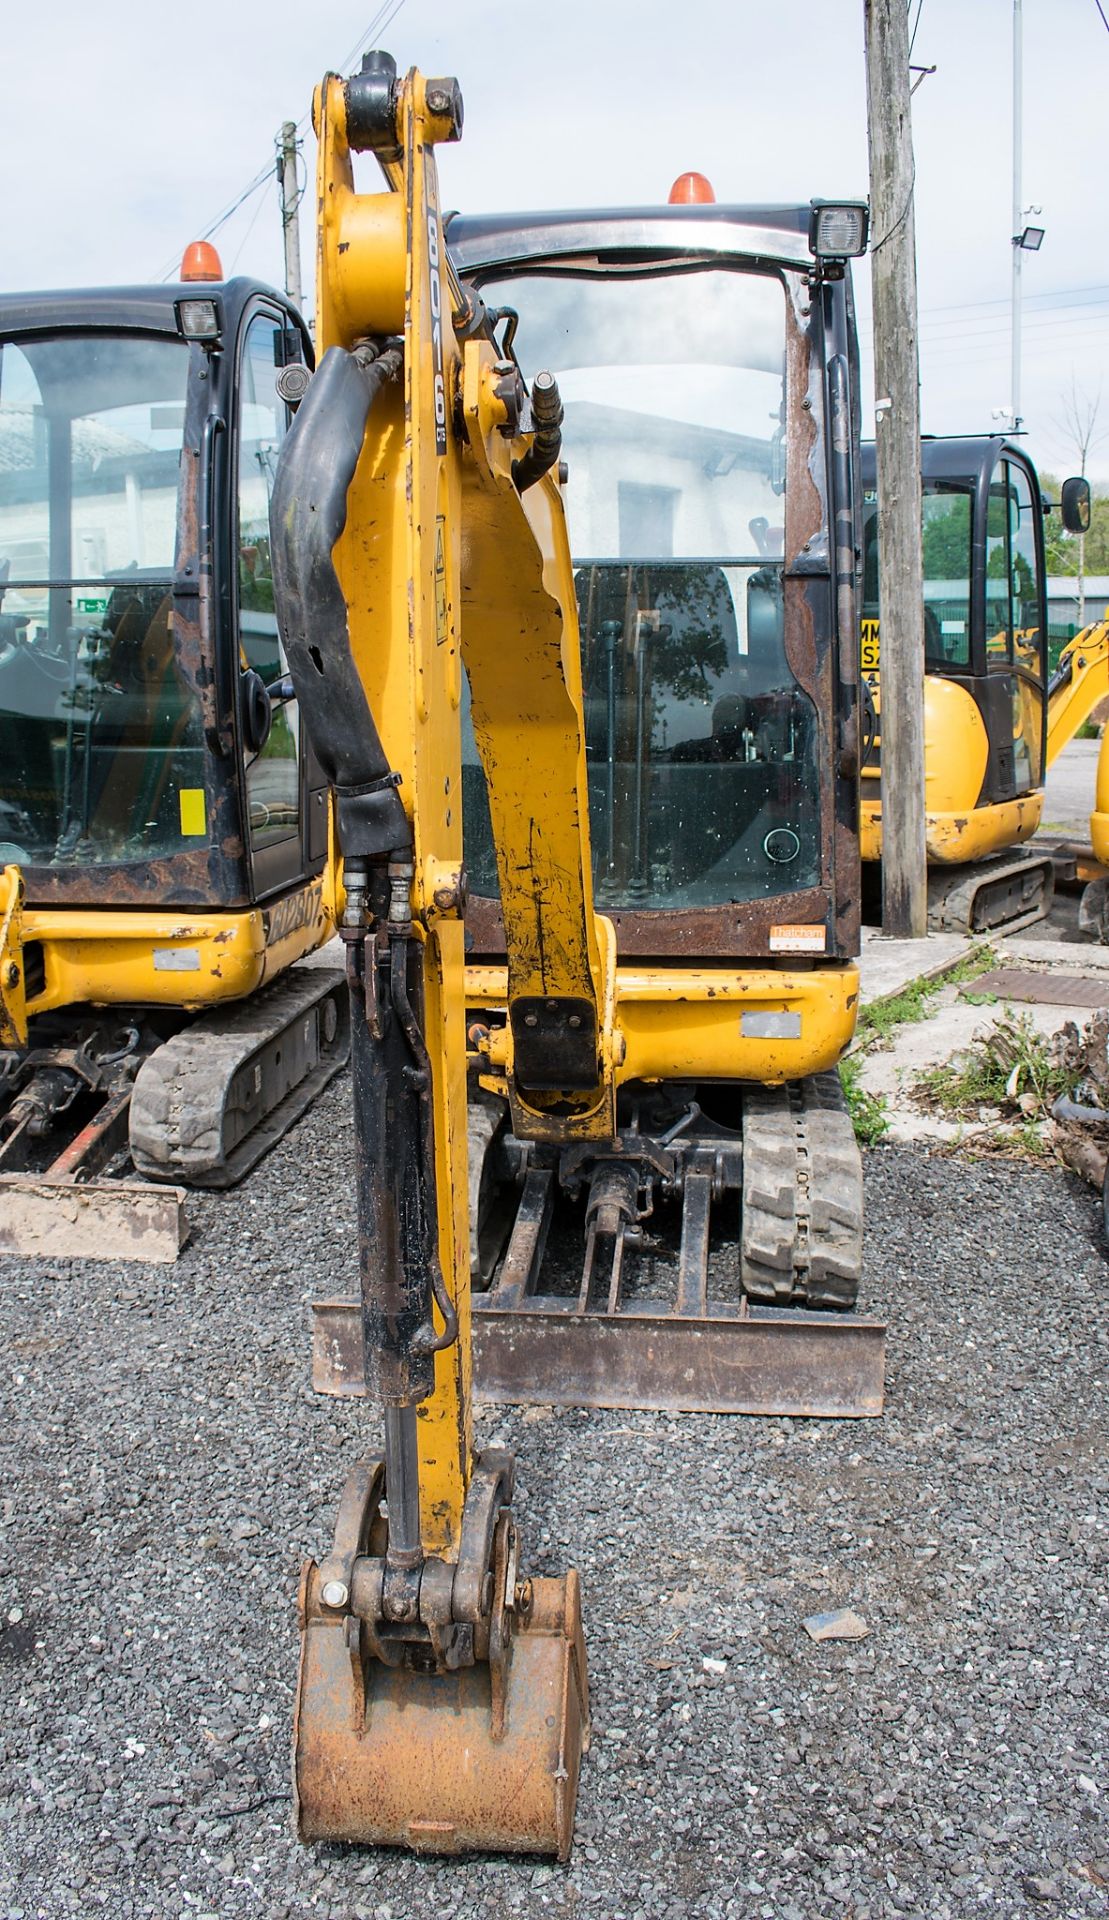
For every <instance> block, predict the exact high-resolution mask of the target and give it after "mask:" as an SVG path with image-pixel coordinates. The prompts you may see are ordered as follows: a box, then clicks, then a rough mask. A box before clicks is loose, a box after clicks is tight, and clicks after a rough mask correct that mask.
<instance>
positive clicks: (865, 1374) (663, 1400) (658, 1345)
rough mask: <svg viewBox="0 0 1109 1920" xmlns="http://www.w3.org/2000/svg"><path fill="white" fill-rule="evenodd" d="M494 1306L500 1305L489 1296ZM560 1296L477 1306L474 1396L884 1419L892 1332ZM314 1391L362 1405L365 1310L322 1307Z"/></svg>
mask: <svg viewBox="0 0 1109 1920" xmlns="http://www.w3.org/2000/svg"><path fill="white" fill-rule="evenodd" d="M485 1298H486V1299H488V1298H489V1296H485ZM571 1304H572V1303H568V1302H567V1301H566V1300H564V1299H561V1298H559V1297H558V1296H557V1295H553V1294H551V1295H543V1294H538V1295H532V1296H531V1297H530V1298H529V1300H528V1303H527V1309H526V1311H523V1312H521V1311H519V1310H518V1309H511V1308H510V1309H501V1310H498V1309H496V1308H491V1309H486V1308H484V1307H483V1297H482V1296H481V1295H480V1294H477V1295H475V1296H474V1319H473V1339H474V1391H475V1393H476V1395H477V1397H478V1398H479V1399H482V1400H491V1401H494V1402H498V1403H503V1404H507V1405H514V1406H522V1405H540V1406H563V1407H624V1408H643V1409H647V1410H655V1411H659V1412H674V1413H679V1412H681V1413H749V1414H766V1415H775V1414H776V1415H783V1416H784V1415H790V1416H794V1417H797V1418H802V1417H808V1418H814V1419H827V1420H867V1419H876V1418H877V1417H878V1416H879V1415H880V1414H881V1412H882V1407H883V1398H884V1391H885V1358H886V1329H885V1324H884V1322H883V1321H881V1320H863V1319H858V1318H857V1317H856V1316H855V1315H854V1314H850V1315H847V1314H837V1313H809V1312H804V1311H794V1310H790V1309H783V1310H779V1309H776V1308H773V1307H766V1308H763V1307H753V1308H749V1309H748V1310H747V1311H744V1309H743V1308H742V1307H736V1308H732V1309H731V1310H727V1309H724V1308H722V1307H720V1306H717V1307H715V1309H714V1311H713V1314H712V1316H711V1317H709V1318H704V1319H700V1318H697V1319H694V1318H683V1317H681V1316H679V1315H676V1314H673V1313H668V1312H665V1311H663V1312H661V1313H648V1312H633V1311H629V1310H627V1309H625V1310H624V1311H622V1312H621V1313H618V1314H606V1313H576V1312H574V1311H572V1310H569V1308H570V1307H571ZM312 1324H313V1349H312V1385H313V1387H314V1388H315V1390H316V1392H317V1393H326V1394H333V1395H346V1394H363V1393H364V1392H365V1390H366V1389H365V1377H364V1373H363V1362H362V1326H361V1317H360V1309H359V1306H358V1303H357V1302H356V1301H354V1300H319V1301H316V1302H315V1304H314V1306H313V1312H312Z"/></svg>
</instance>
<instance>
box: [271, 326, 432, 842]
mask: <svg viewBox="0 0 1109 1920" xmlns="http://www.w3.org/2000/svg"><path fill="white" fill-rule="evenodd" d="M401 365H402V355H401V352H400V349H399V348H397V347H389V348H387V349H386V350H385V351H384V352H383V353H380V354H378V355H376V357H371V350H370V349H361V348H360V349H357V350H356V351H355V352H354V353H347V352H345V350H344V349H343V348H342V347H330V348H329V349H328V351H327V353H325V355H324V357H323V360H322V361H321V363H320V366H319V369H318V370H317V372H316V373H315V375H314V376H313V379H312V383H311V385H310V386H309V388H308V391H307V393H306V394H305V396H304V399H303V400H302V401H301V404H300V407H299V409H298V411H297V415H296V418H295V420H294V421H293V424H292V426H291V427H290V429H289V432H288V434H287V435H286V437H285V441H284V444H283V446H282V449H281V454H280V457H279V459H278V463H277V474H276V477H275V480H274V488H273V498H272V500H271V502H270V546H271V552H272V557H273V585H274V602H275V607H276V611H277V623H278V631H279V632H280V635H281V639H282V641H283V643H284V647H285V653H286V657H287V659H288V662H289V670H290V673H291V675H292V680H293V685H294V687H295V688H296V694H297V699H298V700H299V702H300V710H301V713H302V715H303V717H304V725H305V727H306V729H307V732H308V737H309V739H310V740H311V742H312V746H313V748H314V750H315V754H316V758H317V759H318V760H319V762H320V765H321V767H322V768H323V770H324V773H325V774H326V775H327V778H328V780H329V781H330V783H331V785H332V786H333V787H334V788H335V792H336V799H337V805H338V816H339V838H340V842H341V844H342V848H343V854H344V857H345V858H346V859H348V860H349V859H361V860H364V859H369V858H371V857H373V856H374V855H380V854H388V853H394V852H400V851H406V850H407V849H409V848H410V847H411V845H412V830H411V827H410V825H409V823H408V820H407V819H406V817H405V812H404V808H403V807H402V805H401V802H400V797H399V795H398V794H397V791H396V789H397V786H398V784H399V776H398V775H397V774H395V773H394V772H393V771H392V769H391V767H390V765H389V762H388V760H387V758H386V756H385V752H384V749H383V747H382V744H381V736H380V734H379V732H378V729H377V723H376V721H375V720H374V717H373V714H372V713H371V711H370V708H369V704H368V702H367V700H366V694H365V690H364V688H363V685H362V679H361V676H360V674H359V672H358V668H357V665H356V663H355V659H354V655H353V652H352V650H351V644H350V627H349V624H348V621H347V606H346V600H345V598H344V595H343V589H342V587H341V585H340V583H339V576H338V574H337V573H336V571H335V564H334V561H333V560H332V557H331V556H332V550H333V548H334V546H335V543H336V541H337V540H338V539H339V536H340V535H341V533H342V532H343V529H344V528H345V526H346V520H347V493H348V490H349V488H350V484H351V481H352V480H353V478H354V473H355V469H356V468H357V466H358V460H359V456H360V454H361V451H362V441H363V438H364V436H365V431H366V421H367V418H368V417H369V412H370V408H371V407H372V405H373V403H374V401H375V400H376V399H377V397H378V396H379V394H380V393H381V392H382V389H383V388H384V387H385V385H386V384H387V382H388V381H390V380H393V379H395V378H396V376H397V374H398V373H399V372H400V370H401Z"/></svg>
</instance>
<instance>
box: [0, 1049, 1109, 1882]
mask: <svg viewBox="0 0 1109 1920" xmlns="http://www.w3.org/2000/svg"><path fill="white" fill-rule="evenodd" d="M348 1099H349V1088H348V1086H347V1083H346V1081H345V1079H344V1080H340V1081H339V1082H338V1083H337V1084H336V1086H335V1087H333V1088H332V1089H331V1090H330V1091H329V1093H328V1094H327V1095H325V1097H324V1098H323V1100H322V1101H321V1102H320V1104H319V1105H318V1107H317V1108H316V1110H315V1111H314V1113H313V1114H311V1115H310V1116H309V1117H308V1118H307V1119H306V1120H305V1121H304V1122H302V1123H301V1124H300V1126H299V1127H298V1128H297V1129H296V1130H295V1132H294V1133H293V1134H292V1135H291V1136H290V1137H289V1139H288V1140H287V1141H286V1142H284V1143H283V1145H282V1146H281V1147H280V1148H279V1149H277V1150H276V1151H275V1152H274V1153H273V1154H272V1155H271V1156H270V1157H269V1159H268V1160H267V1161H266V1162H265V1163H263V1165H262V1167H261V1168H259V1169H258V1170H257V1171H256V1173H255V1174H254V1176H253V1177H252V1178H251V1180H250V1181H249V1182H248V1184H247V1185H246V1186H245V1187H243V1188H241V1189H240V1190H238V1191H237V1192H234V1193H231V1194H228V1195H225V1196H219V1197H211V1198H201V1199H194V1200H193V1201H191V1203H190V1205H191V1209H192V1213H193V1217H194V1220H195V1231H194V1237H193V1240H192V1242H191V1244H190V1246H189V1247H188V1248H187V1249H186V1251H185V1253H184V1254H183V1256H182V1258H181V1260H180V1261H179V1263H178V1264H177V1266H176V1267H175V1268H162V1269H155V1268H143V1267H136V1266H127V1267H119V1268H113V1267H112V1266H111V1265H105V1264H98V1263H95V1262H91V1261H89V1262H82V1261H67V1262H56V1263H53V1264H51V1265H49V1266H44V1265H22V1264H20V1263H18V1262H16V1261H13V1260H10V1259H8V1260H5V1261H4V1262H3V1263H2V1267H0V1316H2V1321H3V1335H4V1340H5V1347H4V1351H5V1355H6V1361H5V1367H4V1393H3V1418H2V1422H0V1454H2V1466H3V1481H2V1499H3V1506H2V1509H0V1512H2V1518H3V1546H2V1555H0V1715H2V1726H3V1730H4V1732H3V1741H2V1759H0V1768H2V1789H0V1795H2V1797H0V1913H2V1914H4V1915H6V1916H7V1917H8V1920H32V1916H35V1917H36V1920H55V1916H63V1915H70V1914H81V1915H83V1914H86V1913H90V1912H92V1913H97V1912H103V1913H106V1914H108V1915H111V1916H113V1917H115V1916H118V1920H131V1916H140V1915H142V1916H156V1920H167V1917H169V1916H174V1917H175V1916H182V1920H184V1917H185V1916H188V1920H203V1916H205V1915H218V1916H220V1917H221V1920H223V1916H228V1917H229V1920H230V1916H238V1915H243V1914H251V1915H259V1916H265V1917H266V1920H268V1917H269V1916H274V1917H275V1920H276V1916H285V1915H288V1916H292V1915H297V1916H301V1915H311V1916H316V1915H319V1916H326V1917H327V1920H367V1916H374V1917H375V1920H407V1917H408V1916H413V1920H415V1917H416V1916H423V1915H425V1914H426V1915H432V1914H454V1913H458V1914H464V1915H467V1916H475V1917H476V1920H484V1917H485V1916H488V1917H489V1920H492V1917H493V1916H501V1915H510V1914H514V1913H516V1912H518V1911H519V1912H523V1911H527V1913H528V1914H529V1915H535V1914H540V1915H546V1914H550V1915H552V1916H555V1915H574V1916H577V1915H581V1914H585V1913H596V1914H598V1915H603V1916H605V1920H638V1917H639V1916H656V1915H657V1916H664V1917H665V1920H677V1917H678V1916H684V1915H686V1914H705V1915H718V1914H719V1915H729V1916H733V1915H736V1916H739V1915H741V1916H756V1915H757V1916H761V1917H762V1920H810V1916H811V1917H812V1920H827V1917H829V1916H850V1920H874V1917H875V1916H879V1915H886V1914H907V1915H915V1914H919V1915H930V1916H931V1915H935V1916H941V1917H942V1916H952V1917H955V1916H963V1915H979V1914H986V1915H991V1916H992V1915H1009V1914H1014V1915H1015V1914H1026V1913H1040V1914H1054V1915H1067V1916H1069V1915H1084V1916H1085V1915H1093V1914H1100V1913H1103V1912H1104V1911H1105V1910H1106V1903H1107V1897H1109V1896H1107V1891H1106V1888H1107V1883H1109V1832H1107V1828H1106V1817H1105V1810H1106V1805H1107V1801H1109V1758H1107V1754H1106V1744H1105V1742H1106V1724H1105V1692H1106V1688H1105V1679H1106V1657H1105V1656H1106V1634H1105V1628H1106V1615H1107V1599H1106V1558H1105V1525H1106V1511H1107V1505H1106V1498H1105V1496H1106V1492H1107V1489H1109V1477H1107V1474H1109V1470H1107V1467H1106V1452H1105V1437H1106V1435H1105V1429H1106V1414H1105V1407H1106V1399H1107V1394H1106V1388H1107V1387H1109V1353H1107V1342H1109V1332H1107V1326H1109V1322H1107V1318H1106V1314H1105V1301H1106V1287H1107V1274H1109V1269H1107V1266H1106V1261H1105V1256H1104V1253H1103V1250H1102V1244H1101V1238H1100V1226H1099V1219H1098V1212H1099V1210H1098V1206H1097V1203H1096V1199H1095V1196H1093V1194H1092V1193H1090V1192H1089V1191H1088V1190H1087V1189H1086V1188H1084V1187H1083V1186H1082V1185H1081V1184H1080V1183H1079V1182H1078V1181H1076V1180H1075V1179H1073V1178H1072V1177H1071V1176H1069V1175H1066V1174H1063V1173H1054V1172H1047V1173H1045V1172H1040V1171H1033V1170H1028V1169H1025V1168H1022V1167H1020V1166H1018V1165H1014V1164H999V1163H996V1162H993V1163H978V1164H975V1163H973V1162H968V1161H966V1160H959V1159H953V1158H944V1159H938V1158H929V1157H927V1156H926V1155H923V1154H920V1153H910V1152H907V1151H904V1150H900V1149H884V1150H883V1149H879V1150H877V1151H876V1152H874V1153H872V1154H871V1155H870V1156H869V1160H868V1169H867V1181H868V1228H867V1253H866V1279H865V1283H864V1285H865V1297H864V1303H863V1304H864V1306H865V1308H866V1309H867V1310H872V1311H876V1312H879V1313H882V1314H885V1315H886V1316H887V1317H888V1319H889V1321H890V1329H891V1330H890V1350H889V1392H888V1402H887V1411H886V1414H885V1416H884V1418H883V1419H882V1420H881V1421H867V1422H858V1423H853V1422H846V1421H843V1422H832V1423H821V1422H809V1421H788V1420H751V1419H747V1420H744V1419H730V1418H725V1417H709V1416H684V1415H683V1416H665V1415H655V1414H643V1413H637V1414H627V1413H623V1414H621V1413H583V1412H580V1411H565V1412H561V1411H554V1412H552V1411H550V1410H547V1409H531V1410H515V1409H513V1410H509V1411H508V1412H507V1413H506V1412H505V1410H488V1411H487V1412H485V1413H483V1414H482V1415H481V1417H480V1420H479V1429H480V1434H481V1437H482V1438H483V1439H485V1440H492V1439H496V1440H499V1441H507V1442H508V1443H509V1444H510V1445H512V1446H513V1447H514V1448H515V1450H516V1452H517V1457H518V1461H519V1469H520V1472H519V1480H520V1485H519V1496H518V1512H519V1517H520V1519H521V1523H522V1527H523V1534H524V1543H525V1556H526V1560H527V1564H528V1566H529V1568H530V1570H531V1571H534V1572H547V1571H549V1572H557V1571H561V1570H563V1569H564V1568H565V1567H566V1566H567V1565H569V1564H576V1565H577V1566H578V1567H579V1569H580V1571H581V1575H582V1581H583V1590H584V1602H585V1613H586V1632H587V1639H588V1645H589V1654H590V1661H591V1679H592V1693H593V1711H594V1742H593V1748H592V1751H591V1753H590V1754H589V1756H588V1758H587V1760H586V1763H585V1766H584V1770H583V1775H582V1786H581V1798H580V1803H579V1815H578V1826H577V1841H576V1846H575V1851H574V1855H573V1858H572V1860H571V1862H570V1864H569V1865H568V1866H566V1867H557V1866H553V1865H551V1864H550V1863H547V1862H537V1861H519V1860H516V1861H513V1860H502V1859H494V1858H478V1859H471V1860H464V1861H449V1862H446V1861H429V1860H426V1859H415V1858H413V1857H411V1856H409V1855H406V1854H403V1853H380V1854H373V1853H364V1852H360V1851H358V1850H355V1849H344V1848H310V1849H305V1848H301V1847H300V1846H298V1845H297V1844H296V1843H295V1842H294V1840H293V1839H292V1837H291V1833H290V1809H289V1761H288V1753H289V1723H290V1714H291V1704H292V1689H293V1680H294V1672H295V1654H296V1648H295V1627H294V1598H295V1591H296V1583H297V1574H298V1568H299V1564H300V1561H301V1558H302V1556H303V1555H304V1554H305V1553H306V1552H309V1551H312V1552H315V1553H317V1554H318V1553H320V1552H321V1551H322V1550H324V1548H325V1547H326V1545H327V1542H328V1537H329V1532H330V1528H331V1524H332V1521H333V1517H334V1510H335V1504H336V1500H337V1496H338V1492H339V1489H340V1486H341V1484H342V1480H343V1477H344V1474H345V1471H346V1469H347V1467H348V1466H349V1464H350V1462H351V1461H352V1459H353V1458H354V1457H355V1456H356V1454H357V1453H358V1452H359V1451H361V1450H364V1449H365V1448H366V1446H367V1443H368V1442H369V1444H371V1445H372V1443H373V1435H372V1423H370V1422H369V1420H368V1418H367V1415H366V1413H365V1412H364V1410H363V1409H362V1408H361V1407H359V1406H358V1405H357V1404H355V1403H352V1402H334V1401H330V1402H325V1401H320V1400H317V1399H314V1398H313V1396H312V1395H311V1393H310V1392H309V1391H308V1388H307V1358H308V1340H307V1324H306V1309H305V1302H306V1300H307V1299H308V1298H309V1297H311V1296H312V1295H313V1294H314V1293H315V1292H317V1291H325V1292H331V1291H333V1290H341V1289H342V1288H343V1286H344V1285H345V1284H347V1283H348V1282H350V1281H352V1280H353V1222H352V1212H353V1209H352V1203H351V1194H350V1184H349V1174H348V1166H349V1158H348V1156H349V1148H350V1126H349V1120H348V1118H347V1110H348ZM841 1606H850V1607H853V1608H854V1609H855V1610H856V1611H857V1612H859V1613H860V1614H862V1615H863V1617H864V1618H865V1620H866V1622H867V1624H868V1627H869V1633H868V1636H867V1637H866V1638H865V1639H863V1640H861V1641H858V1642H855V1643H836V1642H826V1643H822V1644H813V1643H811V1642H810V1641H809V1639H808V1638H807V1636H806V1634H805V1633H804V1631H803V1628H802V1621H803V1619H804V1618H805V1617H806V1616H808V1615H810V1614H813V1613H815V1612H820V1611H825V1610H827V1609H830V1608H836V1607H841Z"/></svg>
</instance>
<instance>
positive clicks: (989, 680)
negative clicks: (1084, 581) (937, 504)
mask: <svg viewBox="0 0 1109 1920" xmlns="http://www.w3.org/2000/svg"><path fill="white" fill-rule="evenodd" d="M985 599H986V619H985V643H986V686H985V689H984V692H985V696H986V701H987V728H988V732H989V737H990V761H989V768H988V771H987V776H986V781H987V788H988V792H987V794H986V796H985V797H986V798H988V799H989V800H991V801H996V802H1002V801H1006V800H1016V799H1019V798H1020V797H1021V796H1022V795H1024V794H1027V793H1033V792H1035V791H1036V790H1037V789H1038V788H1039V787H1041V786H1042V785H1043V777H1044V728H1045V723H1046V668H1047V628H1046V621H1045V617H1044V576H1043V530H1042V514H1041V511H1040V505H1039V498H1038V489H1037V488H1036V487H1035V486H1034V484H1033V482H1032V480H1031V477H1030V475H1029V473H1028V470H1027V468H1026V467H1025V465H1024V463H1023V462H1022V461H1021V460H1019V459H1018V458H1015V457H1014V456H1012V455H1011V454H1010V455H1007V457H1006V458H1004V459H1003V460H1001V461H999V463H998V466H997V468H996V471H995V473H994V476H993V478H992V480H991V483H990V490H989V499H988V503H987V513H986V569H985Z"/></svg>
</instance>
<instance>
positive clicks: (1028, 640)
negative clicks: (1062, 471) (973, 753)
mask: <svg viewBox="0 0 1109 1920" xmlns="http://www.w3.org/2000/svg"><path fill="white" fill-rule="evenodd" d="M920 451H921V481H922V489H923V499H922V516H923V561H924V670H925V673H926V674H929V675H936V676H938V677H939V678H941V679H944V680H951V681H954V682H955V683H957V684H958V685H960V686H963V687H965V689H966V690H967V692H968V693H969V694H970V695H971V697H972V698H973V700H974V702H975V704H976V706H977V707H978V710H979V712H980V713H981V716H982V722H983V726H984V728H985V733H986V738H987V741H988V747H989V757H988V760H987V762H986V768H985V774H984V777H983V780H982V786H981V791H980V792H979V794H978V796H977V799H976V800H974V799H972V798H971V797H970V796H968V798H967V801H966V803H965V804H966V805H975V806H978V807H985V806H991V805H994V804H995V803H1000V802H1005V801H1011V800H1016V799H1020V798H1021V797H1023V796H1024V795H1025V794H1029V793H1033V792H1035V791H1036V790H1037V789H1038V788H1040V787H1042V785H1043V779H1044V751H1045V744H1046V732H1047V697H1046V690H1047V597H1046V595H1047V584H1046V574H1045V568H1044V542H1043V519H1044V512H1045V507H1044V503H1043V500H1042V498H1041V494H1040V485H1039V480H1038V478H1037V474H1036V469H1035V467H1034V466H1033V465H1032V462H1031V461H1030V460H1029V459H1028V456H1027V455H1026V454H1025V453H1024V452H1022V450H1021V449H1020V448H1019V447H1017V446H1014V445H1013V444H1012V442H1010V441H1007V440H1005V439H1003V438H1002V437H1001V436H999V435H989V436H984V437H982V438H977V439H968V438H957V439H930V438H929V439H925V440H923V441H922V442H921V450H920ZM862 475H863V604H862V623H861V665H862V671H863V675H864V678H865V679H866V680H867V682H868V684H869V685H870V686H871V688H872V690H877V688H878V684H879V681H878V675H879V671H880V668H879V651H880V649H879V608H878V496H877V480H876V470H875V452H874V444H873V442H867V443H865V444H864V446H863V449H862ZM879 768H880V749H878V750H876V751H874V752H873V753H872V754H871V755H869V756H868V760H867V765H866V768H865V774H866V775H867V776H869V777H870V778H872V779H876V778H877V776H878V772H879Z"/></svg>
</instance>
